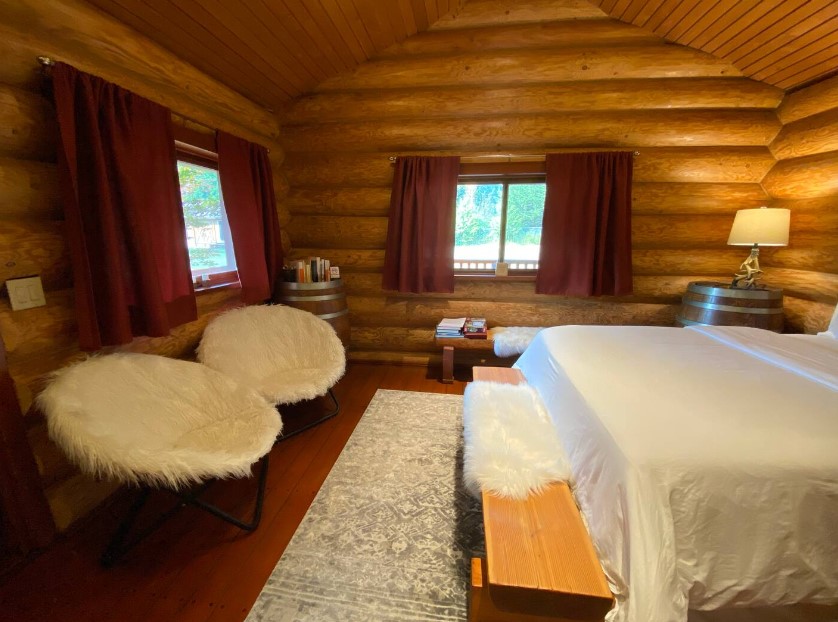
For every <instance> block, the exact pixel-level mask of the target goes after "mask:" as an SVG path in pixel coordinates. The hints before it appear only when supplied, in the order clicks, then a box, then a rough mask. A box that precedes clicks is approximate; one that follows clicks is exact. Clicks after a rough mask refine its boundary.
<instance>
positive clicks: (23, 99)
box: [0, 0, 290, 529]
mask: <svg viewBox="0 0 838 622" xmlns="http://www.w3.org/2000/svg"><path fill="white" fill-rule="evenodd" d="M0 17H2V19H0V55H2V57H3V63H2V64H0V128H2V130H0V197H2V202H0V284H2V283H3V282H5V281H6V279H10V278H15V277H22V276H31V275H36V274H37V275H40V276H41V279H42V281H43V285H44V289H45V292H46V301H47V305H46V306H45V307H41V308H36V309H29V310H24V311H15V312H13V311H11V309H10V307H9V301H8V297H6V296H4V297H3V299H2V300H0V334H2V339H3V340H4V342H5V344H6V349H7V353H8V365H9V371H10V374H11V376H12V378H13V379H14V381H15V388H16V391H17V394H18V398H19V401H20V405H21V410H22V411H23V412H27V410H28V409H29V408H30V406H31V403H32V399H33V395H34V394H35V392H36V391H37V390H38V387H39V386H40V384H41V382H42V377H43V375H44V374H46V373H48V372H50V371H53V370H54V369H57V368H59V367H61V366H62V365H64V364H66V363H67V362H70V361H73V360H76V359H78V358H80V357H82V356H83V354H82V353H81V352H80V351H79V348H78V343H77V331H76V320H75V311H74V306H73V290H72V277H71V267H70V263H69V257H68V254H67V246H66V240H65V237H64V232H63V222H62V219H63V214H62V209H61V205H60V203H59V199H58V194H59V192H58V180H57V175H56V164H55V161H56V156H55V150H56V144H55V137H56V122H55V117H54V110H53V108H52V105H51V101H50V99H49V98H48V97H47V96H46V95H45V94H46V92H47V91H46V88H45V86H46V85H45V80H44V79H43V78H42V76H41V75H40V69H39V66H38V64H37V62H36V56H38V55H47V56H51V57H53V58H55V59H56V60H64V61H66V62H68V63H70V64H72V65H75V66H76V67H78V68H80V69H82V70H84V71H88V72H90V73H93V74H96V75H99V76H101V77H103V78H105V79H108V80H111V81H113V82H116V83H118V84H120V85H121V86H124V87H125V88H128V89H130V90H132V91H134V92H136V93H138V94H140V95H143V96H145V97H148V98H150V99H153V100H155V101H158V102H159V103H161V104H163V105H166V106H168V107H170V108H171V109H172V110H173V111H175V112H177V113H181V114H183V115H185V116H187V117H189V118H191V119H195V120H196V121H198V122H200V124H202V125H205V126H209V127H215V128H222V129H224V130H226V131H229V132H231V133H234V134H237V135H239V136H243V137H245V138H248V139H249V140H254V141H256V142H260V143H261V144H264V145H268V146H269V147H270V148H271V156H272V160H273V161H274V166H275V168H277V169H278V168H279V164H280V163H281V162H282V157H283V155H282V149H281V147H280V146H279V145H278V144H277V143H276V137H277V135H278V129H279V126H278V123H277V121H276V119H275V116H274V115H273V114H271V113H270V112H268V111H266V110H264V109H262V108H260V107H258V106H256V105H255V104H253V103H252V102H250V101H249V100H246V99H245V98H244V97H242V96H240V95H238V94H236V93H234V92H233V91H231V90H229V89H228V88H226V87H224V86H222V85H221V84H220V83H217V82H215V81H213V80H211V79H210V78H208V77H206V76H205V75H204V74H201V73H200V72H198V71H197V70H196V69H194V68H192V67H191V66H189V65H187V64H186V63H184V62H182V61H180V60H179V59H177V57H175V56H173V55H172V54H171V53H169V52H167V51H165V50H163V49H162V48H160V47H158V46H157V45H156V44H153V43H151V42H150V41H148V40H146V39H144V38H143V37H141V36H140V35H138V34H137V33H135V32H134V31H132V30H130V29H128V28H126V27H125V26H122V25H121V24H119V23H118V22H116V21H114V20H112V19H111V18H108V17H105V16H104V15H103V14H100V13H99V12H98V11H96V10H94V9H92V8H90V7H89V6H87V5H85V4H82V3H78V2H73V1H72V0H55V1H53V2H49V3H45V2H40V1H39V0H32V1H29V0H16V1H15V2H13V3H2V4H0ZM184 85H188V87H189V88H188V89H185V88H184ZM180 122H184V123H188V124H189V125H190V126H191V127H192V128H193V129H196V128H199V127H201V126H200V125H196V124H195V123H191V122H185V121H183V120H181V121H180ZM205 131H206V130H205ZM281 182H282V180H280V183H278V187H277V193H278V196H279V197H280V198H282V197H283V196H284V195H283V186H282V183H281ZM288 219H289V215H288V214H287V212H286V213H281V220H283V222H285V223H286V224H287V222H288ZM284 241H285V245H286V247H288V246H290V243H289V240H288V238H287V234H286V235H285V236H284ZM237 301H238V290H236V289H229V288H228V289H219V290H215V291H207V292H203V293H201V294H200V295H199V297H198V307H199V314H200V317H199V319H198V320H197V321H196V322H193V323H190V324H187V325H184V326H181V327H178V328H177V329H175V330H174V331H173V334H172V335H171V336H169V337H162V338H156V339H150V338H140V339H137V340H135V342H134V343H132V344H130V345H129V346H126V347H125V348H124V349H126V350H132V351H139V352H150V353H155V354H163V355H167V356H175V357H182V356H189V355H190V354H191V352H192V351H193V350H194V348H195V346H196V344H197V342H198V340H199V339H200V335H201V332H202V330H203V327H204V326H205V325H206V323H207V322H208V321H209V319H210V318H211V317H212V316H213V315H214V314H215V313H217V312H218V311H219V310H220V309H223V308H225V307H226V306H229V305H231V304H235V303H236V302H237ZM26 420H27V436H28V439H29V442H30V445H31V447H32V450H33V453H34V455H35V458H36V461H37V464H38V469H39V473H40V477H41V482H42V486H43V489H44V493H45V495H46V498H47V501H48V502H49V505H50V508H51V510H52V514H53V517H54V520H55V522H56V525H57V526H58V528H59V529H65V528H66V527H68V526H69V525H70V524H72V523H73V522H74V521H75V520H77V519H78V518H80V517H81V516H83V515H84V514H86V513H87V512H88V511H89V510H90V509H92V508H93V507H95V506H96V505H98V504H99V503H100V502H101V501H102V500H103V499H104V498H105V497H107V496H108V495H109V494H110V493H112V492H113V490H114V489H115V487H114V485H113V484H112V483H110V482H97V481H93V480H92V479H90V478H88V477H86V476H83V475H81V474H79V473H78V472H77V471H76V470H75V469H74V468H73V467H72V466H71V465H70V464H68V462H67V461H66V460H65V458H64V457H63V455H62V454H61V452H60V451H59V450H58V448H57V447H56V446H55V445H53V444H52V442H51V441H50V440H49V439H48V437H47V434H46V429H45V425H44V421H43V418H42V417H41V416H39V415H38V414H37V413H30V414H29V415H28V416H27V418H26Z"/></svg>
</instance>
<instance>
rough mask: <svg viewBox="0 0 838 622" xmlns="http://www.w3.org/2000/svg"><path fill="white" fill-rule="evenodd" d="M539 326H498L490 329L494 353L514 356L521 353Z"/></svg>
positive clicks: (539, 328)
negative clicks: (493, 342)
mask: <svg viewBox="0 0 838 622" xmlns="http://www.w3.org/2000/svg"><path fill="white" fill-rule="evenodd" d="M541 330H544V329H543V328H542V327H539V326H499V327H498V328H495V329H493V330H492V339H494V341H495V355H497V356H515V355H516V354H521V353H522V352H523V351H524V350H526V349H527V346H529V345H530V342H531V341H532V340H533V339H534V338H535V336H536V335H537V334H538V332H539V331H541Z"/></svg>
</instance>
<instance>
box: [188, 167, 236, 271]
mask: <svg viewBox="0 0 838 622" xmlns="http://www.w3.org/2000/svg"><path fill="white" fill-rule="evenodd" d="M177 169H178V176H179V177H180V196H181V200H182V201H183V219H184V222H185V224H186V245H187V247H188V248H189V263H190V267H191V268H192V273H193V274H214V273H217V272H229V271H231V270H235V269H236V259H235V255H234V254H233V242H232V239H231V237H230V227H229V225H228V224H227V215H226V214H225V213H224V202H223V200H222V198H221V185H220V183H219V181H218V171H216V170H214V169H211V168H207V167H205V166H198V165H197V164H192V163H190V162H180V161H179V162H178V163H177Z"/></svg>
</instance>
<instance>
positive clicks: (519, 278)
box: [454, 273, 535, 283]
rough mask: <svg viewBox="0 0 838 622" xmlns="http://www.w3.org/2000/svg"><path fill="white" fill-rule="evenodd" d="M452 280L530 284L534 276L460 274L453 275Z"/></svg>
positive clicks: (533, 280)
mask: <svg viewBox="0 0 838 622" xmlns="http://www.w3.org/2000/svg"><path fill="white" fill-rule="evenodd" d="M454 278H455V279H456V280H458V281H487V280H491V281H498V282H501V281H511V282H519V283H530V282H535V274H510V275H507V276H497V275H496V274H492V273H487V274H469V273H460V274H454Z"/></svg>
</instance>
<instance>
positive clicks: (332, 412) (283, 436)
mask: <svg viewBox="0 0 838 622" xmlns="http://www.w3.org/2000/svg"><path fill="white" fill-rule="evenodd" d="M328 394H329V397H330V398H332V404H333V405H334V406H333V407H332V410H330V411H329V412H327V413H326V414H325V415H323V416H321V417H320V418H318V419H316V420H314V421H311V422H310V423H307V424H306V425H304V426H303V427H301V428H300V429H299V430H294V431H293V432H291V433H290V434H281V435H280V436H279V438H278V439H277V440H276V442H277V443H281V442H282V441H286V440H288V439H289V438H291V437H292V436H297V434H300V433H301V432H305V431H306V430H309V429H311V428H313V427H314V426H316V425H320V424H321V423H323V422H324V421H328V420H329V419H331V418H332V417H334V416H335V415H337V414H338V413H339V412H340V404H339V403H338V398H337V397H335V394H334V391H332V390H331V389H329V391H328ZM278 408H279V407H278Z"/></svg>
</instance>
